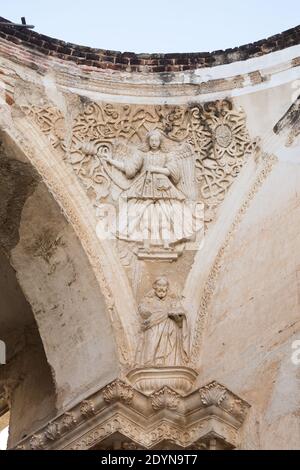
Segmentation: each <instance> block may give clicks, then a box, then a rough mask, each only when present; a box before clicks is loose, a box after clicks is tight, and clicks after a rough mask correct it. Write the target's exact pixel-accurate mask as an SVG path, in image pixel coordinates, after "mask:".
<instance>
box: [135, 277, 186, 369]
mask: <svg viewBox="0 0 300 470" xmlns="http://www.w3.org/2000/svg"><path fill="white" fill-rule="evenodd" d="M139 314H140V318H141V338H140V341H139V344H138V347H137V351H136V364H137V365H139V366H148V367H149V366H152V367H155V366H160V367H168V366H185V365H186V364H187V363H188V358H189V336H188V329H187V320H186V313H185V310H184V308H183V306H182V303H181V299H180V297H178V296H176V295H174V294H172V293H171V292H170V286H169V281H168V279H167V278H166V277H164V276H161V277H158V278H157V279H156V280H155V281H154V283H153V287H152V289H151V291H150V292H149V293H148V294H146V296H145V297H144V298H143V300H142V302H141V303H140V305H139Z"/></svg>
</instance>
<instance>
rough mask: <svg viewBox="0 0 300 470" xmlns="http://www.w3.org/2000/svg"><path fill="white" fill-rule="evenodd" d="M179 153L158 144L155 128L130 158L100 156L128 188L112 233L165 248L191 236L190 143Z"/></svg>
mask: <svg viewBox="0 0 300 470" xmlns="http://www.w3.org/2000/svg"><path fill="white" fill-rule="evenodd" d="M181 147H182V150H181V152H180V153H179V152H178V154H174V153H172V152H166V151H164V150H163V148H162V136H161V133H160V131H158V130H154V131H151V132H149V133H148V135H147V143H146V145H145V146H144V148H143V149H141V150H136V151H135V152H134V154H132V155H130V156H129V158H127V159H123V160H119V159H114V158H112V157H110V156H105V157H103V160H104V161H105V162H106V163H108V164H110V165H111V166H112V167H114V168H117V169H118V170H119V171H120V172H122V173H123V174H124V175H125V177H126V179H127V180H128V181H130V180H132V183H131V184H130V185H129V187H128V188H127V189H126V190H124V191H123V193H122V195H121V198H120V199H121V200H122V201H123V204H120V208H119V224H118V225H119V226H118V231H117V237H118V238H119V239H120V240H126V241H130V242H138V243H140V244H142V247H143V248H142V250H143V251H144V252H145V253H149V251H150V249H151V248H152V249H153V247H154V249H156V250H164V251H165V252H166V251H169V250H171V249H172V245H174V244H176V243H180V242H184V241H187V240H189V239H191V238H192V237H193V235H194V234H195V232H196V230H197V227H196V217H195V214H196V211H195V207H196V203H195V179H194V167H195V163H194V158H193V153H192V150H191V148H190V146H189V145H185V146H181Z"/></svg>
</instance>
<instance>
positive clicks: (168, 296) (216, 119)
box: [22, 98, 254, 382]
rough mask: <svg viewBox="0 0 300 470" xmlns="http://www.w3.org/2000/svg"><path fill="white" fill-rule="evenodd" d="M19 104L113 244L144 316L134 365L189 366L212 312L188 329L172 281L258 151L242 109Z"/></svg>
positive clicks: (226, 103)
mask: <svg viewBox="0 0 300 470" xmlns="http://www.w3.org/2000/svg"><path fill="white" fill-rule="evenodd" d="M75 101H76V100H75ZM75 101H74V103H75ZM22 109H23V111H24V112H25V113H26V114H27V115H28V116H29V117H30V118H31V119H32V120H33V121H34V122H35V124H36V125H37V126H38V127H39V128H40V130H41V131H42V132H43V133H44V134H45V135H46V136H47V137H48V138H49V139H50V142H51V144H52V146H53V147H54V148H55V149H56V151H57V152H59V154H60V155H61V158H62V159H63V160H64V161H65V162H66V165H69V166H70V167H71V168H72V170H73V171H74V172H75V174H76V176H77V178H78V180H79V182H80V184H81V185H82V187H83V189H84V191H85V192H86V194H87V196H88V198H89V200H90V202H91V206H90V209H89V210H92V211H93V212H94V215H95V220H96V221H97V235H98V238H99V239H103V240H105V241H106V240H109V242H110V246H111V249H112V250H115V251H116V253H118V256H119V259H120V263H121V264H122V265H123V266H124V268H125V270H126V272H127V275H128V277H129V279H130V281H131V285H132V288H133V294H134V297H135V298H136V300H137V304H138V305H139V307H138V311H139V314H140V338H139V340H138V348H137V351H136V357H135V365H136V366H137V367H140V366H144V367H147V366H149V365H150V364H151V365H152V366H153V367H179V368H184V367H186V366H188V364H189V363H190V359H193V358H195V357H198V344H199V342H200V339H199V338H200V336H201V335H200V332H201V330H202V324H203V322H202V318H204V316H205V314H206V309H207V308H203V311H201V312H199V318H198V320H197V323H196V325H195V329H194V326H193V325H187V323H188V322H187V315H186V312H185V311H184V309H183V307H182V304H181V300H180V297H178V296H177V297H176V296H174V295H173V294H172V293H171V291H170V285H172V291H173V292H181V291H182V289H183V286H184V282H185V278H186V276H187V273H188V272H189V270H190V267H191V265H192V263H193V259H194V255H195V252H196V251H197V250H198V249H199V248H200V247H201V243H202V242H203V237H204V235H205V232H206V231H207V230H208V229H209V226H210V223H211V222H212V221H213V220H214V219H215V216H216V210H217V208H218V207H219V205H220V203H221V202H222V201H223V200H224V198H225V196H226V194H227V192H228V190H229V188H230V186H231V185H232V183H233V181H234V180H235V178H236V177H237V176H238V174H239V172H240V170H241V168H242V166H243V164H244V162H245V160H246V159H247V156H248V155H249V154H250V153H251V152H252V151H253V148H254V142H252V141H251V139H250V137H249V134H248V131H247V127H246V117H245V114H244V112H243V110H242V109H236V108H235V107H234V106H233V103H232V102H231V101H230V100H222V101H216V102H213V103H204V104H199V103H194V104H193V103H191V104H189V105H187V106H169V105H165V106H154V105H153V106H150V105H145V106H139V105H121V104H109V103H96V102H92V101H90V100H88V99H86V98H81V100H80V103H79V99H78V101H77V102H76V103H75V105H74V109H72V111H71V113H70V115H68V116H65V117H64V116H63V114H62V113H61V112H60V111H59V110H58V109H56V108H54V107H51V106H49V107H47V106H41V107H38V106H35V105H33V106H23V107H22ZM166 262H169V263H166ZM162 275H163V277H162ZM155 279H156V281H155V282H154V284H153V281H154V280H155ZM162 284H163V285H162ZM151 286H152V289H151ZM150 289H151V290H150ZM161 290H165V292H164V297H163V298H162V297H160V291H161ZM204 296H206V293H205V292H204ZM188 328H189V330H190V331H191V330H193V334H192V335H191V334H190V335H189V334H188V333H187V331H188ZM189 336H191V338H189ZM190 339H191V340H192V343H193V344H192V350H191V349H190V345H189V343H190ZM192 363H194V362H193V361H192ZM181 373H184V374H186V373H187V372H186V371H183V372H182V371H181ZM172 380H175V379H173V378H172ZM176 380H177V378H176ZM180 380H181V379H180ZM188 381H189V382H190V381H191V380H190V379H188Z"/></svg>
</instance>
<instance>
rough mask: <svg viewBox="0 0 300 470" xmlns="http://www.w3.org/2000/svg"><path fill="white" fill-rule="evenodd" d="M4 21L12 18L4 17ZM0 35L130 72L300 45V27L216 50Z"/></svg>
mask: <svg viewBox="0 0 300 470" xmlns="http://www.w3.org/2000/svg"><path fill="white" fill-rule="evenodd" d="M0 22H7V23H8V24H9V21H8V20H6V19H4V18H1V17H0ZM0 37H1V38H3V39H5V40H7V41H10V42H13V43H15V44H19V45H21V46H25V47H28V48H30V49H33V50H35V51H38V52H40V53H42V54H45V55H48V56H54V57H57V58H59V59H63V60H69V61H72V62H75V63H76V64H79V65H85V66H89V67H97V68H101V69H111V70H124V71H129V72H150V73H154V72H179V71H184V70H194V69H198V68H204V67H213V66H216V65H223V64H229V63H232V62H236V61H242V60H247V59H251V58H254V57H259V56H262V55H265V54H269V53H271V52H275V51H279V50H282V49H285V48H287V47H291V46H295V45H298V44H300V26H297V27H295V28H292V29H289V30H287V31H284V32H283V33H281V34H277V35H275V36H271V37H269V38H267V39H262V40H261V41H257V42H254V43H251V44H246V45H243V46H240V47H235V48H233V49H226V50H224V51H223V50H219V51H214V52H195V53H171V54H135V53H134V52H119V51H108V50H104V49H95V48H91V47H85V46H79V45H76V44H72V43H68V42H64V41H60V40H58V39H53V38H50V37H48V36H45V35H43V34H39V33H37V32H35V31H32V30H27V29H25V28H24V29H19V28H14V27H11V26H6V25H3V26H0Z"/></svg>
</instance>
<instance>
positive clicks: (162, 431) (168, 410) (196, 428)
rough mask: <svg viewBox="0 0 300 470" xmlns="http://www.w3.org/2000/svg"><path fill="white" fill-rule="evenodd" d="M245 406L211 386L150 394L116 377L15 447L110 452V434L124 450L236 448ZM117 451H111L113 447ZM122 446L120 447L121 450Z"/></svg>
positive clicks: (243, 403)
mask: <svg viewBox="0 0 300 470" xmlns="http://www.w3.org/2000/svg"><path fill="white" fill-rule="evenodd" d="M248 409H249V405H248V404H247V403H246V402H245V401H244V400H242V399H240V398H239V397H237V396H236V395H234V394H233V393H232V392H231V391H230V390H228V389H227V388H226V387H224V386H223V385H220V384H218V383H217V382H212V383H210V384H208V385H206V386H204V387H202V388H200V389H198V390H195V391H193V392H192V393H190V394H189V395H187V396H182V395H180V394H178V393H177V392H175V391H174V390H172V389H170V388H169V387H162V388H161V389H160V390H158V391H156V392H154V393H153V394H151V395H150V396H146V395H144V394H143V393H141V392H139V391H137V390H135V389H134V388H133V387H131V386H130V385H128V384H127V383H125V382H123V381H121V380H119V379H117V380H115V381H113V382H112V383H110V384H108V385H106V386H105V387H104V388H102V389H101V390H99V391H98V392H96V393H95V394H94V395H92V396H90V397H88V398H86V399H85V400H83V401H82V402H81V403H79V404H77V405H76V406H75V407H73V408H72V409H71V410H69V411H68V412H67V413H65V414H63V415H61V416H58V417H57V418H56V419H54V420H52V421H51V422H49V423H48V424H47V425H46V426H44V427H43V428H42V429H40V430H39V431H37V432H36V433H34V434H33V435H31V436H29V437H27V438H26V439H24V440H22V441H21V442H19V443H18V444H17V445H16V447H15V449H19V450H40V449H73V450H88V449H92V448H97V449H109V448H112V447H111V446H113V440H114V435H115V434H116V433H118V435H120V434H121V435H122V436H123V440H124V441H125V444H126V445H125V447H126V448H132V446H134V447H135V448H146V449H151V448H153V447H154V446H156V445H159V444H161V443H163V442H164V443H166V442H167V443H169V444H171V445H172V447H174V446H175V447H177V448H191V447H192V446H193V448H194V447H195V446H200V447H201V448H208V447H209V442H210V441H211V440H212V439H213V440H216V441H217V442H218V448H223V449H226V448H235V447H236V446H237V445H238V431H239V429H240V427H241V425H242V424H243V421H244V419H245V416H246V414H247V411H248ZM113 448H115V447H113ZM122 448H124V447H122Z"/></svg>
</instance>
